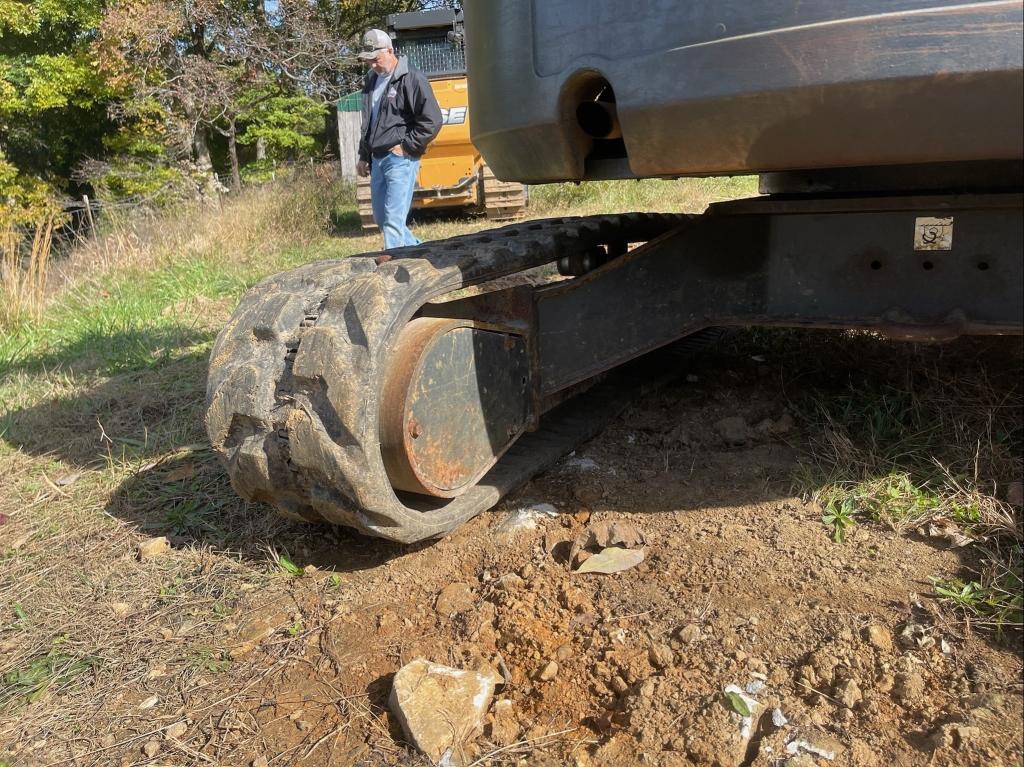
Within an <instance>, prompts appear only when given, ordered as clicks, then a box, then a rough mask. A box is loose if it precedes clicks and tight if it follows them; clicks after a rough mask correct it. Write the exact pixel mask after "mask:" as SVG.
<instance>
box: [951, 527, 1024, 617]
mask: <svg viewBox="0 0 1024 767" xmlns="http://www.w3.org/2000/svg"><path fill="white" fill-rule="evenodd" d="M1021 559H1022V549H1021V547H1020V546H1019V545H1017V546H1014V547H1012V548H1011V549H1010V551H1009V553H1008V554H1007V553H996V554H994V555H993V554H992V553H990V555H989V556H988V557H987V567H986V568H985V569H984V570H983V572H982V576H981V579H980V580H969V581H967V580H962V579H960V578H932V587H933V588H934V589H935V594H936V595H937V596H938V597H939V599H940V600H942V601H944V602H946V603H947V604H949V605H951V606H952V607H953V608H954V609H956V610H957V611H959V612H960V613H961V614H963V615H964V616H966V617H968V618H969V619H971V620H973V621H974V622H976V623H978V624H979V625H981V626H985V627H989V628H992V629H994V630H995V631H996V633H997V634H1002V633H1003V632H1004V631H1006V630H1007V629H1017V630H1019V629H1020V628H1021V627H1022V626H1024V580H1022V571H1021Z"/></svg>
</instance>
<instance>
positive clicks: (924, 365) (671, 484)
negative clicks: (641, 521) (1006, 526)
mask: <svg viewBox="0 0 1024 767" xmlns="http://www.w3.org/2000/svg"><path fill="white" fill-rule="evenodd" d="M208 338H209V336H208V335H204V334H202V333H199V332H198V331H197V332H194V333H184V332H181V333H178V334H177V335H170V336H159V335H152V334H147V335H137V336H132V335H131V334H128V335H124V334H114V335H111V336H110V337H109V338H107V339H105V342H100V341H99V340H97V339H91V340H90V342H89V344H88V345H87V347H84V348H90V349H91V348H96V347H106V348H110V349H132V348H138V349H141V350H143V351H144V352H145V351H148V353H149V356H150V359H151V360H152V362H151V364H149V365H147V366H146V367H144V368H143V369H136V370H132V371H130V372H126V373H121V374H118V375H115V376H113V377H111V378H108V379H105V380H103V381H101V382H99V383H97V384H95V385H93V386H84V387H78V388H74V389H68V390H67V391H63V390H61V388H60V387H57V393H56V394H55V395H54V396H53V397H51V398H49V399H46V400H44V401H42V402H40V403H39V404H37V405H35V406H33V407H29V408H24V409H21V410H17V411H14V412H11V413H7V414H6V415H4V416H3V417H2V418H3V420H2V421H0V439H3V440H4V441H6V442H7V443H9V444H11V445H12V446H15V447H17V448H19V449H20V450H22V451H24V452H26V453H28V454H31V455H38V456H47V457H56V458H59V459H61V460H62V461H64V462H66V463H67V464H70V466H71V467H77V468H79V469H83V468H96V467H101V466H104V465H107V464H112V465H113V466H114V467H115V471H116V468H117V467H118V466H120V465H130V466H131V467H133V468H134V467H138V468H136V470H134V471H133V472H132V473H131V474H130V475H128V477H127V479H124V480H123V481H121V482H120V484H119V485H117V486H116V487H115V488H112V490H111V494H110V498H109V501H108V502H107V504H106V510H107V511H108V512H109V513H110V514H112V515H113V516H115V517H117V518H120V519H123V520H125V521H126V522H128V523H129V524H132V525H135V526H137V527H138V528H140V529H141V530H143V531H146V532H147V533H148V534H153V535H168V536H169V537H171V538H172V540H173V541H174V543H175V544H176V545H181V546H192V545H195V546H207V545H208V546H210V547H212V548H214V549H216V550H219V551H224V552H227V553H231V554H236V555H238V556H240V557H241V558H243V559H248V560H251V561H253V562H254V563H259V564H260V565H265V564H266V563H267V562H268V560H271V559H272V558H273V555H272V554H271V553H270V552H271V551H272V552H276V553H278V554H284V555H285V556H287V558H288V559H289V560H290V561H291V562H294V563H295V564H296V565H297V566H299V567H303V566H305V565H310V564H311V565H315V566H316V567H318V568H320V569H324V570H334V571H352V570H361V569H366V568H372V567H376V566H378V565H380V564H382V563H384V562H386V561H388V560H390V559H393V558H396V557H399V556H403V555H407V554H412V553H415V552H417V551H420V550H423V549H425V548H429V546H430V545H431V543H430V542H426V543H422V544H418V545H416V546H411V547H410V546H402V545H400V544H395V543H391V542H388V541H382V540H374V539H370V538H366V537H364V536H361V535H358V534H356V533H353V532H350V531H348V530H345V529H340V528H332V527H328V526H317V525H305V524H299V523H293V522H289V521H286V520H284V519H282V518H279V517H278V516H277V515H276V514H275V513H274V512H273V511H272V510H271V509H270V508H268V507H266V506H263V505H261V504H251V503H247V502H245V501H243V500H241V499H240V498H239V497H238V496H237V495H236V494H235V493H234V491H233V490H232V488H231V487H230V485H229V483H228V480H227V477H226V474H225V472H224V470H223V468H222V467H221V466H220V464H219V462H218V461H217V459H216V457H215V456H214V454H213V453H212V451H211V450H210V449H209V447H208V444H207V441H206V435H205V433H204V430H203V426H202V417H203V407H204V398H205V379H206V369H207V363H206V354H207V352H206V350H205V348H204V349H203V351H201V352H200V351H195V350H191V351H189V349H190V348H191V347H194V346H195V345H196V344H197V343H200V342H203V341H205V340H208ZM1014 344H1015V342H1013V341H1010V342H1007V341H1005V340H1000V339H996V340H980V341H979V340H968V341H964V342H960V343H958V344H951V345H948V346H946V347H931V348H928V349H925V350H923V351H922V350H917V349H912V348H911V347H896V346H895V345H893V344H885V343H881V342H879V341H878V340H877V339H875V338H871V337H867V336H860V337H851V336H848V335H847V336H845V337H843V336H840V335H839V334H819V336H818V337H816V338H813V339H810V340H809V338H808V335H807V334H800V333H787V332H775V333H765V332H763V331H750V332H746V333H739V334H737V335H736V336H734V337H733V338H732V339H731V340H729V341H728V342H727V343H725V344H723V345H722V346H721V347H720V348H718V349H717V350H716V351H714V352H712V353H709V354H707V355H705V356H703V357H701V358H698V359H696V360H694V361H692V362H691V363H687V364H686V367H685V370H684V371H683V372H684V373H685V374H686V375H689V376H690V378H691V379H693V382H692V383H691V382H687V381H686V379H681V380H680V381H679V382H678V383H676V384H673V385H670V386H667V387H666V388H664V389H662V390H661V391H660V392H659V393H657V394H656V395H654V396H656V397H660V398H662V399H663V400H664V401H663V403H662V404H663V406H662V407H660V408H653V409H651V408H644V407H634V408H630V409H629V410H627V412H626V413H624V414H623V415H622V416H621V417H620V418H619V419H618V421H616V422H615V423H614V424H613V425H612V426H611V427H609V430H610V432H611V433H612V434H614V435H615V438H616V439H620V440H621V450H616V451H613V452H612V453H611V454H610V455H609V456H608V460H609V461H610V462H615V461H620V460H621V461H622V465H623V467H624V468H623V472H624V473H625V474H628V475H630V476H629V477H627V478H626V479H625V480H624V481H623V482H621V483H618V484H617V486H616V487H614V488H613V489H609V488H600V487H599V488H598V494H597V496H596V498H601V503H602V506H603V508H606V509H609V510H612V511H614V510H616V509H619V510H628V511H636V510H637V509H636V508H635V507H633V506H632V505H631V503H630V492H629V487H630V482H634V483H635V482H640V483H644V484H645V485H646V486H647V487H648V489H650V486H651V485H652V484H653V485H657V492H656V493H654V494H653V497H654V498H655V499H656V504H655V506H653V507H652V508H649V509H646V511H651V512H655V513H656V512H659V511H666V510H673V511H679V510H684V511H685V510H687V509H699V508H706V507H708V506H729V505H743V504H756V503H763V502H770V501H773V500H778V499H782V498H786V497H789V496H791V495H792V494H793V492H794V484H793V475H794V472H795V471H796V469H797V468H798V465H799V460H800V457H801V456H805V455H807V454H808V452H809V451H812V450H813V445H815V444H816V438H817V437H819V436H820V434H814V433H805V432H802V431H800V430H799V429H797V430H794V431H793V432H792V433H789V434H786V435H777V436H772V437H765V438H763V439H760V438H752V439H750V440H747V441H744V442H742V443H741V444H735V445H730V444H724V445H723V444H722V437H721V434H720V431H721V430H720V426H719V424H718V421H719V420H720V419H723V418H728V417H737V416H738V417H742V418H743V419H744V421H745V422H746V423H747V424H749V425H750V426H751V427H755V426H756V425H757V424H758V423H759V422H764V421H768V422H773V423H774V422H778V421H779V420H781V417H782V416H783V415H784V414H786V413H792V414H793V415H795V416H796V418H797V421H802V422H805V423H806V422H810V421H811V420H812V419H811V416H810V410H811V409H813V408H814V407H816V406H818V405H820V403H821V402H823V401H828V402H840V401H842V402H844V403H847V404H846V406H847V407H848V410H846V411H844V410H842V408H840V409H838V410H837V409H835V408H833V411H832V412H833V416H832V417H834V418H838V419H841V418H846V419H847V420H848V421H849V424H847V425H850V424H852V423H853V422H854V421H857V419H860V420H864V419H863V416H864V410H863V408H864V407H866V406H867V405H865V404H864V403H866V402H875V403H876V406H877V402H882V403H883V404H884V403H886V402H888V403H889V404H892V403H893V402H895V405H894V406H893V407H889V406H888V405H885V406H877V407H878V412H877V413H875V414H874V415H873V416H871V417H872V418H876V419H883V420H884V419H888V420H887V421H885V422H879V423H875V424H874V425H873V427H872V428H873V432H872V433H873V434H875V435H876V436H877V434H888V433H889V432H891V434H890V437H891V438H892V439H895V440H897V441H898V440H899V439H900V438H901V434H902V432H903V431H907V437H908V438H913V437H915V433H914V432H913V428H912V427H913V424H911V423H910V421H911V420H913V418H914V417H917V416H915V415H914V413H913V412H912V408H913V406H914V402H915V396H916V394H915V391H916V390H915V387H916V386H917V383H916V382H915V380H914V379H915V377H916V376H919V375H920V376H929V375H930V376H934V375H936V374H938V375H942V374H943V372H944V371H947V370H949V371H955V372H956V375H958V376H960V377H967V378H973V379H975V380H976V379H978V378H979V377H984V378H985V380H986V382H987V385H989V386H991V387H993V390H994V391H995V392H996V398H997V399H998V397H999V396H1004V395H999V394H998V392H999V391H1003V390H1005V392H1006V394H1005V397H1006V399H1007V400H1012V399H1013V397H1014V396H1015V395H1013V392H1014V391H1015V389H1014V388H1013V386H1014V385H1012V384H1010V383H1009V382H1008V381H1009V379H1008V378H1007V376H1012V375H1013V370H1014V369H1017V370H1018V372H1019V362H1020V360H1019V356H1020V355H1019V349H1017V347H1016V346H1015V345H1014ZM183 350H185V351H183ZM1015 350H1016V351H1015ZM62 356H64V355H62ZM142 356H145V354H143V355H142ZM911 360H912V361H913V362H914V364H915V365H917V366H918V368H919V370H918V369H916V368H915V369H911V367H910V366H909V361H911ZM59 362H60V360H59V358H57V357H54V358H53V359H42V358H34V359H32V360H26V361H25V363H24V364H25V369H26V370H41V369H46V367H47V366H48V365H50V364H59ZM1001 362H1002V363H1006V364H1000V363H1001ZM105 364H109V362H107V363H104V362H102V361H95V362H89V363H88V365H87V369H90V370H94V371H99V370H103V369H105V368H104V365H105ZM89 365H91V367H89ZM1015 365H1016V366H1017V367H1016V368H1015V367H1014V366H1015ZM1003 368H1006V370H1003ZM75 369H76V371H78V370H79V367H78V365H77V364H76V365H75ZM908 371H909V372H908ZM950 374H951V375H952V374H953V373H950ZM1001 387H1002V388H1001ZM872 392H875V394H872ZM877 392H883V394H882V395H879V396H876V395H877ZM884 392H889V394H884ZM900 392H903V393H904V394H905V395H906V397H903V398H902V399H901V398H900V396H897V395H899V394H900ZM861 395H863V397H861ZM859 397H860V399H859ZM886 397H888V399H886ZM844 398H845V399H844ZM862 399H863V402H862V401H861V400H862ZM949 406H950V407H952V406H953V403H952V402H950V403H949ZM849 408H853V409H849ZM908 408H910V409H908ZM844 413H845V415H844ZM868 420H869V421H870V420H871V419H870V418H869V419H868ZM1019 420H1020V419H1019V410H1014V409H1012V408H1010V410H1008V411H1007V413H1006V420H1005V423H1002V424H999V425H998V428H997V429H996V431H995V432H994V434H995V435H996V438H997V439H998V440H999V441H1001V442H1003V443H1005V444H1007V445H1011V446H1012V445H1014V444H1017V445H1019V443H1020V438H1021V425H1020V423H1019ZM842 425H843V424H841V423H837V424H836V427H837V428H838V427H840V426H842ZM768 428H769V430H770V428H771V427H768ZM814 428H817V427H814ZM851 428H852V427H851ZM886 430H888V432H887V431H886ZM635 440H639V441H640V443H641V444H644V445H648V446H650V445H652V444H653V445H655V446H656V447H657V448H658V450H657V455H658V459H657V460H658V461H659V465H658V466H654V467H651V466H639V467H638V466H635V465H631V464H630V459H629V454H630V451H631V448H630V445H632V444H633V443H634V441H635ZM1017 470H1018V471H1019V464H1018V468H1017ZM909 473H910V474H911V477H912V479H914V480H915V481H920V482H924V481H925V479H927V478H926V477H924V476H921V477H915V476H914V469H913V468H911V469H910V470H909ZM555 476H556V473H550V474H548V475H545V476H541V477H540V478H538V479H537V480H536V481H535V482H534V483H532V484H531V486H530V487H529V488H527V491H526V493H525V495H524V497H525V496H528V495H530V494H531V493H534V494H540V495H543V491H544V487H545V483H547V482H549V481H554V480H552V477H555ZM591 494H592V495H593V493H591ZM647 495H648V497H649V498H650V497H652V496H651V494H650V493H648V494H647ZM933 543H934V545H936V546H940V545H942V544H940V543H937V542H933ZM958 554H959V556H960V557H961V560H962V563H963V568H964V573H965V577H967V576H969V574H970V573H971V572H973V571H974V570H975V569H976V568H977V565H978V562H977V555H976V553H975V551H974V549H973V548H968V549H961V550H959V551H958Z"/></svg>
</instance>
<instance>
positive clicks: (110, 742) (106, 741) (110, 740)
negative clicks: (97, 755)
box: [100, 732, 117, 748]
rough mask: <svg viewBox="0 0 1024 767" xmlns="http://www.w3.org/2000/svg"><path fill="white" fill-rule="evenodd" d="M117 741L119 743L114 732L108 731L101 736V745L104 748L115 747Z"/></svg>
mask: <svg viewBox="0 0 1024 767" xmlns="http://www.w3.org/2000/svg"><path fill="white" fill-rule="evenodd" d="M115 743H117V736H115V735H114V733H112V732H108V733H107V734H106V735H104V736H103V737H102V738H100V745H101V746H103V748H113V746H114V744H115Z"/></svg>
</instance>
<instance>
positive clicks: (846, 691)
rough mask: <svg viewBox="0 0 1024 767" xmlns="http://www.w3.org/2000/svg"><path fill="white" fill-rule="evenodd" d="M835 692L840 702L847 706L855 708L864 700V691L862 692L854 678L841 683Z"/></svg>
mask: <svg viewBox="0 0 1024 767" xmlns="http://www.w3.org/2000/svg"><path fill="white" fill-rule="evenodd" d="M835 692H836V697H837V698H838V700H839V702H840V703H842V704H843V705H844V706H846V707H847V708H853V707H854V706H856V705H857V704H858V703H860V702H861V701H862V700H864V693H863V692H861V689H860V687H859V686H858V685H857V682H856V681H854V680H853V679H850V680H847V681H846V682H844V683H843V684H841V685H839V687H838V689H837V690H836V691H835Z"/></svg>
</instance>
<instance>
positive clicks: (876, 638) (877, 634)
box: [864, 623, 892, 652]
mask: <svg viewBox="0 0 1024 767" xmlns="http://www.w3.org/2000/svg"><path fill="white" fill-rule="evenodd" d="M864 638H865V639H867V641H868V644H869V645H871V646H872V647H874V648H875V649H877V650H881V651H882V652H891V651H892V634H890V633H889V629H887V628H886V627H885V626H879V625H878V624H877V623H872V624H871V625H870V626H868V627H867V628H865V629H864Z"/></svg>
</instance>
